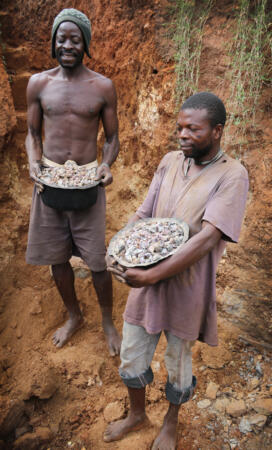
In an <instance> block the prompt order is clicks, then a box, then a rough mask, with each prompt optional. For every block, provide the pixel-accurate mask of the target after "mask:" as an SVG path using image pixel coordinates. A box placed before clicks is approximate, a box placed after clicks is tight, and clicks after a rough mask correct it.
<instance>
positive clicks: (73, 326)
mask: <svg viewBox="0 0 272 450" xmlns="http://www.w3.org/2000/svg"><path fill="white" fill-rule="evenodd" d="M82 325H83V318H82V316H79V317H78V316H76V317H73V318H70V319H68V320H67V322H65V324H64V325H63V327H61V328H58V329H57V331H56V332H55V333H54V335H53V337H52V340H53V344H55V346H56V347H58V348H61V347H63V345H64V344H66V342H67V341H68V340H69V339H70V337H71V336H72V335H73V334H74V333H75V332H76V331H77V330H78V329H79V328H80V327H81V326H82Z"/></svg>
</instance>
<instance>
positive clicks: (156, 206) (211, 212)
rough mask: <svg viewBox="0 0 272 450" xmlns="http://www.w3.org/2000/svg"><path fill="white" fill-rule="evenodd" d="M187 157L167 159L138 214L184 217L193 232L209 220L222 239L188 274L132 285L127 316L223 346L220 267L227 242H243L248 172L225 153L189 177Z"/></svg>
mask: <svg viewBox="0 0 272 450" xmlns="http://www.w3.org/2000/svg"><path fill="white" fill-rule="evenodd" d="M183 159H184V156H183V153H182V152H171V153H168V154H167V155H166V156H165V157H164V158H163V160H162V161H161V163H160V165H159V167H158V170H157V171H156V173H155V175H154V178H153V180H152V183H151V185H150V188H149V191H148V194H147V197H146V199H145V200H144V202H143V204H142V205H141V206H140V208H139V209H138V211H137V215H138V216H139V217H141V218H146V217H176V218H179V219H182V220H184V221H185V222H187V223H188V225H189V227H190V237H192V236H193V235H194V234H196V233H198V232H199V231H200V230H201V224H202V221H203V220H206V221H208V222H210V223H211V224H213V225H214V226H215V227H216V228H218V229H219V230H220V231H221V232H222V239H221V240H220V241H219V242H218V244H217V245H216V246H215V247H214V248H213V250H212V251H211V252H210V253H208V254H207V255H206V256H204V257H203V258H202V259H201V260H199V261H198V262H196V263H195V264H193V265H192V266H191V267H189V268H188V269H186V270H185V271H183V272H182V273H180V274H178V275H176V276H174V277H172V278H170V279H167V280H163V281H160V282H159V283H156V284H155V285H153V286H148V287H144V288H139V289H131V291H130V294H129V297H128V301H127V306H126V310H125V313H124V319H125V320H126V321H127V322H129V323H132V324H135V325H140V326H143V327H144V328H145V329H146V330H147V332H148V333H150V334H153V333H158V332H160V331H161V330H168V331H170V332H171V333H172V334H174V335H176V336H178V337H180V338H183V339H187V340H195V339H199V340H202V341H204V342H207V343H208V344H210V345H217V320H216V296H215V281H216V268H217V265H218V262H219V260H220V257H221V256H222V253H223V251H224V248H225V245H226V241H230V242H237V241H238V237H239V233H240V228H241V224H242V220H243V215H244V210H245V204H246V198H247V192H248V174H247V171H246V169H245V168H244V167H243V166H242V165H241V164H240V163H239V162H238V161H236V160H234V159H232V158H230V157H229V156H227V155H223V156H222V157H221V158H220V159H219V160H218V161H216V162H215V163H214V164H212V165H209V166H206V167H205V168H204V169H203V170H202V171H201V172H199V173H198V174H197V175H194V176H192V177H188V176H187V177H185V176H184V175H183V171H182V163H183Z"/></svg>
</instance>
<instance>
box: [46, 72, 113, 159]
mask: <svg viewBox="0 0 272 450" xmlns="http://www.w3.org/2000/svg"><path fill="white" fill-rule="evenodd" d="M39 76H40V78H41V84H42V89H41V92H40V104H41V109H42V115H43V126H44V141H43V153H44V155H45V156H46V157H47V158H49V159H51V160H53V161H55V162H57V163H59V164H63V163H64V162H65V161H66V160H67V159H72V160H74V161H76V162H77V163H78V164H86V163H88V162H90V161H93V160H94V159H96V154H97V134H98V127H99V120H100V114H101V111H102V109H103V106H104V104H105V97H104V95H103V89H104V87H105V85H106V84H107V82H108V81H109V80H107V78H105V77H103V76H101V75H99V74H97V73H95V72H93V71H89V70H88V71H87V72H86V73H84V77H82V79H79V80H71V81H70V80H67V79H63V78H62V77H61V76H60V75H59V73H58V69H53V70H50V71H47V72H43V73H42V74H39Z"/></svg>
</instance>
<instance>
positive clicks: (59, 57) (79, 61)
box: [56, 52, 84, 69]
mask: <svg viewBox="0 0 272 450" xmlns="http://www.w3.org/2000/svg"><path fill="white" fill-rule="evenodd" d="M64 54H66V55H67V56H68V55H71V56H73V57H74V58H75V60H74V62H73V64H72V65H71V64H69V63H65V62H63V61H62V56H63V52H60V53H59V52H56V59H57V61H58V63H59V64H60V65H61V67H63V68H64V69H75V68H76V67H78V66H80V65H81V64H82V61H83V58H84V52H82V53H73V52H70V53H69V52H66V53H64Z"/></svg>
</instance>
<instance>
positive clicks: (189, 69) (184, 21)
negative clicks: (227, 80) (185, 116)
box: [171, 0, 213, 104]
mask: <svg viewBox="0 0 272 450" xmlns="http://www.w3.org/2000/svg"><path fill="white" fill-rule="evenodd" d="M212 5H213V0H202V1H201V2H199V1H198V2H196V1H195V0H174V2H173V21H172V27H171V29H172V39H173V41H174V46H175V56H174V59H175V72H176V102H177V104H180V103H182V102H183V101H184V100H185V98H186V97H188V96H190V95H191V94H193V93H195V92H196V91H197V89H198V80H199V63H200V56H201V49H202V37H203V29H204V25H205V23H206V21H207V19H208V17H209V13H210V9H211V7H212Z"/></svg>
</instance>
